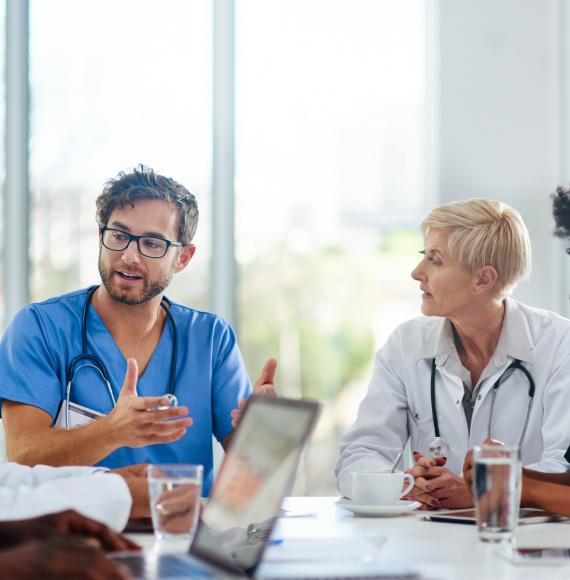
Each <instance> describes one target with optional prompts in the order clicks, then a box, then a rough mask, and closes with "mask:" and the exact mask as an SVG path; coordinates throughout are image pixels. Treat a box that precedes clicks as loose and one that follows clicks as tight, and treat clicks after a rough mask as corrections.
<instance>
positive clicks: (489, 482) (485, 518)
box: [473, 445, 522, 542]
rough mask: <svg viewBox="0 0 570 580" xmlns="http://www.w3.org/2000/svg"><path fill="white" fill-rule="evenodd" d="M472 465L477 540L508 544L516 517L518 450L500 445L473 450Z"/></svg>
mask: <svg viewBox="0 0 570 580" xmlns="http://www.w3.org/2000/svg"><path fill="white" fill-rule="evenodd" d="M473 462H474V467H475V471H474V474H473V476H474V477H473V487H474V492H475V507H476V511H477V526H478V528H479V539H480V540H481V541H483V542H510V541H511V540H512V539H513V535H514V533H515V529H516V526H517V523H518V518H519V504H520V493H521V472H522V470H521V460H520V450H519V448H518V447H507V446H503V445H483V446H482V447H475V448H474V449H473Z"/></svg>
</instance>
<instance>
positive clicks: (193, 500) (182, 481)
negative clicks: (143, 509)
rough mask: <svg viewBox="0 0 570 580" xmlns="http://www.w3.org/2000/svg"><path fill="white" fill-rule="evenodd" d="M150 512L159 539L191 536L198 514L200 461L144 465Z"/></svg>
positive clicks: (200, 489)
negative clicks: (146, 472)
mask: <svg viewBox="0 0 570 580" xmlns="http://www.w3.org/2000/svg"><path fill="white" fill-rule="evenodd" d="M147 469H148V492H149V499H150V515H151V517H152V526H153V528H154V535H155V536H156V537H157V538H158V539H160V540H163V539H168V538H178V539H192V536H193V535H194V532H195V530H196V525H197V523H198V516H199V515H200V504H201V492H202V479H203V474H204V467H203V466H202V465H190V464H184V463H179V464H172V465H167V464H164V465H149V466H148V468H147Z"/></svg>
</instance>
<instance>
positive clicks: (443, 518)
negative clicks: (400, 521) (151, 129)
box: [417, 508, 569, 526]
mask: <svg viewBox="0 0 570 580" xmlns="http://www.w3.org/2000/svg"><path fill="white" fill-rule="evenodd" d="M417 516H418V517H419V518H420V519H423V520H429V521H431V522H445V523H449V524H471V525H474V524H476V523H477V518H476V515H475V509H474V508H470V509H462V510H440V511H435V512H418V513H417ZM568 519H569V518H568V517H566V516H560V515H557V514H553V513H550V512H545V511H543V510H539V509H534V508H521V509H520V511H519V526H522V525H526V524H541V523H544V522H561V521H566V520H568Z"/></svg>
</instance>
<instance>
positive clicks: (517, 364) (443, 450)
mask: <svg viewBox="0 0 570 580" xmlns="http://www.w3.org/2000/svg"><path fill="white" fill-rule="evenodd" d="M435 369H436V365H435V358H434V359H432V362H431V385H430V386H431V414H432V417H433V428H434V431H435V437H434V439H433V440H432V442H431V443H430V446H429V450H430V453H431V455H432V457H449V444H448V443H447V441H446V440H445V439H444V438H443V437H441V436H440V432H439V421H438V419H437V409H436V406H435ZM516 370H519V371H521V372H522V373H523V374H524V376H525V377H526V379H527V381H528V385H529V388H528V407H527V410H526V415H525V419H524V424H523V429H522V432H521V436H520V438H519V442H518V446H519V447H520V446H521V445H522V442H523V439H524V436H525V434H526V429H527V427H528V420H529V417H530V410H531V408H532V402H533V401H534V391H535V387H534V379H533V378H532V375H531V374H530V372H529V371H528V370H527V369H525V368H524V367H523V366H522V364H521V361H520V360H518V359H516V360H514V361H513V362H512V363H511V364H510V365H509V366H508V367H507V368H506V369H505V370H504V372H503V373H502V374H501V376H500V377H499V378H498V379H497V380H496V381H495V384H494V385H493V388H492V390H491V409H490V410H489V425H488V427H487V437H488V438H490V437H491V423H492V421H493V411H494V409H495V399H496V398H497V391H498V390H499V387H500V386H501V383H502V382H503V381H504V380H505V379H506V378H507V377H508V376H510V375H511V373H513V372H514V371H516Z"/></svg>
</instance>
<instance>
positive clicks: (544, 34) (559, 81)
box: [437, 0, 570, 314]
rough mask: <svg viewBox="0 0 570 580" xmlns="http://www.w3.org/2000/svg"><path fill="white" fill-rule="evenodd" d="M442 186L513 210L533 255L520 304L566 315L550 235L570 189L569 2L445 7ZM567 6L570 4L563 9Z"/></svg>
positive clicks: (450, 196) (483, 0)
mask: <svg viewBox="0 0 570 580" xmlns="http://www.w3.org/2000/svg"><path fill="white" fill-rule="evenodd" d="M437 8H438V13H439V17H438V26H439V32H440V37H439V47H438V49H439V62H438V68H439V87H438V95H439V111H438V116H439V129H440V130H439V168H440V174H439V184H440V195H441V200H442V201H443V202H445V201H450V200H454V199H461V198H468V197H474V196H481V197H489V198H495V199H500V200H502V201H505V202H506V203H508V204H510V205H513V206H514V207H516V208H517V209H518V210H519V211H520V212H521V214H522V216H523V218H524V220H525V222H526V223H527V225H528V227H529V230H530V234H531V239H532V243H533V251H534V268H533V274H532V278H531V281H530V283H523V284H522V285H521V286H520V287H519V289H518V290H517V292H516V294H515V295H516V297H518V298H520V299H521V300H523V301H525V302H527V303H529V304H532V305H536V306H541V307H545V308H549V309H552V310H556V311H558V312H561V313H563V314H564V313H566V314H567V313H568V312H569V309H568V304H567V296H568V292H569V291H570V283H568V281H567V279H566V278H567V274H566V273H565V272H564V269H565V268H566V261H565V259H564V258H566V256H564V255H563V252H562V251H561V244H560V242H558V241H555V240H553V238H552V235H551V234H552V219H551V216H550V200H549V194H550V193H551V192H552V191H554V189H555V188H556V186H557V185H559V184H565V185H568V184H569V182H570V176H569V175H568V160H567V154H568V142H567V136H568V131H567V128H568V114H567V113H568V103H567V98H566V96H565V95H566V85H567V76H568V74H567V73H568V60H567V55H568V54H569V53H568V50H567V42H566V41H565V34H564V32H565V31H566V32H567V33H568V34H569V35H570V27H568V23H569V22H570V19H569V18H568V15H567V14H566V12H567V10H568V9H567V8H566V1H565V0H441V2H439V3H438V5H437ZM569 9H570V4H569Z"/></svg>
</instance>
